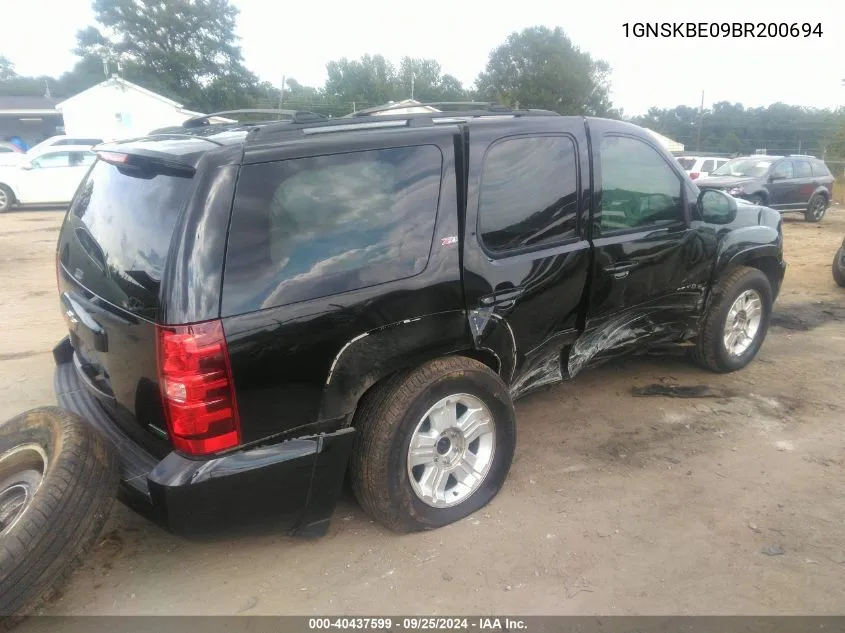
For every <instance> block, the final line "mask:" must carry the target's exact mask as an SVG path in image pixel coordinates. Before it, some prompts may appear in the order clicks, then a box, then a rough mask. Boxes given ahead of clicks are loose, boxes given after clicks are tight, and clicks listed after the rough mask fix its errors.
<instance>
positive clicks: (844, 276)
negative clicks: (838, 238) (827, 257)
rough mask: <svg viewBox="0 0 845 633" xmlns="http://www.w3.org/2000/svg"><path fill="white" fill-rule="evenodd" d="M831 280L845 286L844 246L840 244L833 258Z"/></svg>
mask: <svg viewBox="0 0 845 633" xmlns="http://www.w3.org/2000/svg"><path fill="white" fill-rule="evenodd" d="M833 280H834V281H835V282H836V283H837V284H838V285H839V286H841V287H842V288H845V248H843V247H841V246H840V247H839V250H838V251H836V256H835V257H834V258H833Z"/></svg>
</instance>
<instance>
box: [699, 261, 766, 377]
mask: <svg viewBox="0 0 845 633" xmlns="http://www.w3.org/2000/svg"><path fill="white" fill-rule="evenodd" d="M745 293H752V295H756V297H757V299H759V302H760V306H759V308H760V313H759V316H760V319H759V323H758V325H757V328H756V331H755V332H754V334H753V335H752V336H751V337H750V338H751V341H750V343H749V344H748V345H747V347H746V348H745V349H744V350H742V351H740V349H737V348H735V350H734V353H732V352H731V351H729V350H728V347H727V345H726V342H725V327H726V325H727V321H728V316H729V313H730V312H731V310H732V307H733V306H734V303H735V302H736V301H737V300H738V299H739V298H740V296H745V297H746V298H748V297H751V296H752V295H746V294H745ZM772 303H773V298H772V286H771V283H770V282H769V279H768V277H766V275H764V274H763V273H762V272H761V271H759V270H757V269H756V268H748V267H745V266H740V267H738V268H736V269H734V270H733V271H731V272H730V274H728V276H727V277H725V278H724V279H723V280H722V281H720V282H719V283H718V284H717V285H716V287H715V288H714V289H713V297H712V300H711V302H710V307H709V309H708V310H707V313H706V314H705V315H704V319H703V323H702V326H701V330H700V331H699V334H698V341H697V342H696V346H695V348H693V359H694V360H695V361H696V362H697V363H698V364H699V365H701V366H702V367H704V368H705V369H709V370H710V371H714V372H718V373H727V372H732V371H736V370H737V369H742V368H743V367H745V366H746V365H747V364H748V363H750V362H751V361H752V360H753V359H754V357H755V356H756V355H757V352H758V351H760V347H762V345H763V341H764V339H765V338H766V332H767V331H768V329H769V322H770V321H771V318H772ZM741 312H742V314H737V315H736V316H737V319H739V320H740V321H741V320H743V319H744V318H745V317H747V316H748V315H746V314H745V311H744V310H742V311H741ZM749 314H752V312H751V310H749Z"/></svg>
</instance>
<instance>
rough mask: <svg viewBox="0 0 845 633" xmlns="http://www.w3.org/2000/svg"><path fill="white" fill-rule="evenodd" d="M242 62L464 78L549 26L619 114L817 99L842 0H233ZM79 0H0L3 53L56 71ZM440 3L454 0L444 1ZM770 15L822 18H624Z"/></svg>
mask: <svg viewBox="0 0 845 633" xmlns="http://www.w3.org/2000/svg"><path fill="white" fill-rule="evenodd" d="M232 3H233V4H234V5H236V6H237V7H238V8H240V10H241V14H240V17H239V20H238V35H239V36H240V37H241V46H242V48H243V53H244V60H245V63H246V65H247V67H248V68H249V69H250V70H252V71H253V72H255V73H257V74H258V75H259V77H261V78H262V79H265V80H268V81H271V82H273V83H275V84H279V83H280V82H281V78H282V76H283V75H285V76H287V77H294V78H295V79H296V80H297V81H299V82H300V83H301V84H306V85H321V84H322V83H323V81H325V78H326V73H325V66H326V62H328V61H330V60H333V59H339V58H340V57H348V58H357V57H360V56H361V55H364V54H367V53H369V54H378V53H380V54H382V55H384V56H385V57H386V58H388V59H389V60H391V61H393V62H394V63H396V64H398V62H399V59H400V58H401V57H403V56H405V55H409V56H411V57H430V58H434V59H436V60H437V61H439V62H440V64H441V66H442V67H443V71H444V72H445V73H450V74H452V75H454V76H456V77H457V78H458V79H459V80H461V81H462V82H463V83H464V85H465V86H470V85H471V84H472V83H473V82H474V80H475V78H476V76H477V75H478V73H479V72H480V71H482V70H483V69H484V65H485V63H486V62H487V57H488V55H489V53H490V51H491V50H492V49H493V48H495V47H496V46H498V45H499V44H501V43H502V42H504V40H505V39H506V38H507V36H508V34H510V33H511V32H513V31H518V30H521V29H523V28H525V27H529V26H535V25H546V26H549V27H555V26H560V27H562V28H563V30H564V32H565V33H566V34H567V35H568V36H569V37H570V38H571V39H572V41H573V42H574V43H575V44H576V45H577V46H579V47H580V48H581V49H582V50H585V51H587V52H589V53H590V54H591V55H592V56H593V57H596V58H600V59H604V60H606V61H607V62H608V63H609V64H610V66H611V68H612V74H611V86H612V92H611V98H612V101H613V103H614V105H615V106H617V107H621V108H623V110H624V112H625V114H627V115H637V114H642V113H644V112H646V111H647V110H648V108H649V107H651V106H658V107H674V106H676V105H680V104H685V105H690V106H698V104H699V102H700V100H701V93H702V91H704V102H705V107H709V106H710V105H711V104H712V103H714V102H716V101H730V102H739V103H742V104H743V105H745V106H760V105H768V104H771V103H774V102H777V101H782V102H785V103H788V104H791V105H803V106H811V107H818V108H836V107H839V106H845V86H843V85H842V79H843V78H845V26H843V25H845V2H842V1H841V0H800V1H797V0H703V1H702V0H692V1H690V0H687V1H684V0H649V2H634V1H626V0H586V1H583V2H561V1H560V0H556V1H555V2H548V1H533V2H531V1H529V2H523V3H517V4H514V3H512V2H503V3H502V5H501V6H497V5H496V4H495V3H493V2H491V1H490V0H486V1H483V2H482V1H478V0H462V1H461V2H460V3H459V4H458V3H455V4H449V3H442V2H436V3H431V4H430V5H426V4H425V3H422V2H401V1H400V2H396V3H390V4H388V3H377V4H376V3H372V4H369V5H368V4H364V3H360V2H350V1H349V0H344V1H339V0H322V1H321V2H320V3H319V5H316V4H312V3H303V2H280V1H274V0H232ZM90 4H91V3H90V0H0V15H2V16H3V22H4V24H6V25H11V24H14V25H19V26H16V27H14V28H4V29H3V35H2V37H0V55H5V56H6V57H8V58H9V59H10V60H11V61H12V62H13V63H14V64H15V65H16V69H17V71H18V72H19V73H20V74H34V75H37V74H42V73H43V74H48V75H57V74H60V73H62V72H63V71H65V70H68V69H70V68H71V67H72V66H73V63H74V61H75V58H74V56H73V54H72V52H71V49H72V48H73V47H74V45H75V35H76V31H77V30H78V29H80V28H82V27H84V26H87V25H88V24H91V23H93V13H92V10H91V6H90ZM451 7H454V9H452V8H451ZM703 21H708V22H720V23H721V22H746V21H748V22H754V23H758V22H765V23H770V22H775V23H787V24H792V23H798V24H799V25H800V24H803V23H809V24H812V25H813V26H814V27H815V25H816V24H819V23H820V24H821V30H822V36H821V37H818V36H811V37H807V38H805V37H799V38H788V37H787V38H782V37H775V38H767V39H758V38H750V37H744V38H735V39H734V38H729V39H725V38H719V39H711V38H708V39H701V38H659V39H655V38H647V39H645V38H635V37H633V36H632V35H629V36H628V37H626V34H625V29H624V27H623V25H624V24H625V23H628V24H629V25H633V24H634V23H644V22H652V23H654V22H669V23H674V22H703Z"/></svg>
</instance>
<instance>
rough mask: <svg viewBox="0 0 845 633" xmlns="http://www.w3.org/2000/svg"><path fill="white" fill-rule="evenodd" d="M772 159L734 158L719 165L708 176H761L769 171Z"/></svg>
mask: <svg viewBox="0 0 845 633" xmlns="http://www.w3.org/2000/svg"><path fill="white" fill-rule="evenodd" d="M771 164H772V161H771V160H767V159H762V158H734V159H733V160H729V161H728V162H727V163H725V164H724V165H722V166H721V167H719V169H717V170H716V171H714V172H710V176H739V177H742V176H744V177H752V178H762V177H763V176H765V175H766V172H767V171H769V167H770V166H771Z"/></svg>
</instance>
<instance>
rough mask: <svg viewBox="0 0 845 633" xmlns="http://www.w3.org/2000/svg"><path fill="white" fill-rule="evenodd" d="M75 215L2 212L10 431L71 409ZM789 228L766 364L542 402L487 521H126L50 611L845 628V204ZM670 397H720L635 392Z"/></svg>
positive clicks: (613, 379) (632, 366)
mask: <svg viewBox="0 0 845 633" xmlns="http://www.w3.org/2000/svg"><path fill="white" fill-rule="evenodd" d="M61 217H62V214H61V212H57V211H26V212H15V213H8V214H3V215H0V305H2V310H0V332H2V339H0V419H5V418H8V417H11V416H12V415H15V414H16V413H19V412H20V411H22V410H24V409H28V408H30V407H34V406H37V405H44V404H53V403H54V397H53V390H52V373H53V363H52V357H51V355H50V350H51V349H52V346H53V344H54V343H55V342H56V341H58V339H59V338H61V336H63V333H64V332H63V323H62V321H61V318H60V316H59V311H58V307H57V300H56V286H55V272H54V249H55V242H56V238H57V233H58V228H59V224H60V221H61ZM787 217H788V220H787V225H786V248H787V258H788V260H789V265H790V267H789V270H788V272H787V278H786V282H785V287H784V290H783V292H782V294H781V297H780V299H779V301H778V304H777V306H776V315H775V325H774V326H773V327H772V329H771V330H770V332H769V337H768V339H767V342H766V344H765V346H764V348H763V350H762V352H761V353H760V356H759V357H758V359H757V360H756V361H755V362H754V363H752V365H751V366H750V367H748V368H747V369H746V370H744V371H741V372H739V373H736V374H731V375H725V376H717V375H713V374H709V373H706V372H703V371H701V370H698V369H696V368H695V367H692V366H691V365H688V364H686V363H685V362H683V361H682V360H680V359H674V358H657V357H640V358H633V359H629V360H625V361H623V362H621V363H616V364H614V365H611V366H606V367H604V368H601V369H598V370H594V371H592V372H589V373H585V374H583V375H581V376H579V377H578V378H577V379H576V380H574V381H573V382H571V383H567V384H563V385H559V386H555V387H552V388H550V389H548V390H546V391H544V392H541V393H539V394H535V395H532V396H529V397H527V398H525V399H524V400H522V401H521V402H520V403H519V404H518V406H517V413H518V416H519V422H520V426H519V433H520V436H519V442H518V446H517V453H516V459H515V462H514V465H513V469H512V471H511V475H510V478H509V480H508V482H507V484H506V485H505V488H504V490H503V491H502V492H501V494H500V495H499V496H498V497H497V499H496V500H495V501H494V502H493V503H492V504H491V505H490V506H488V507H487V508H486V509H485V510H483V511H481V512H480V513H478V514H476V515H474V516H472V517H470V518H469V519H467V520H465V521H463V522H461V523H458V524H455V525H452V526H449V527H447V528H444V529H441V530H438V531H435V532H429V533H425V534H416V535H408V536H397V535H394V534H392V533H389V532H387V531H386V530H383V529H381V528H380V527H379V526H377V525H375V524H373V523H371V522H370V521H369V520H368V519H367V518H366V516H365V515H364V514H363V513H362V512H361V511H360V510H359V509H358V508H357V506H356V505H355V503H354V501H353V500H352V499H351V498H350V497H349V495H347V497H346V499H345V500H344V501H343V502H342V503H341V505H340V506H339V507H338V509H337V512H336V514H335V517H334V521H333V526H332V528H331V530H330V533H329V535H328V536H327V537H325V538H323V539H319V540H315V541H305V540H297V539H291V538H288V537H286V536H284V535H281V534H278V533H272V532H268V531H266V530H264V531H260V532H256V531H255V530H252V531H244V533H240V534H231V535H226V536H220V537H215V538H213V539H206V540H198V541H194V540H184V539H180V538H177V537H175V536H173V535H170V534H168V533H166V532H164V531H162V530H161V529H159V528H158V527H156V526H154V525H152V524H150V523H148V522H147V521H145V520H144V519H142V518H140V517H138V516H136V515H135V514H133V513H132V512H131V511H129V510H128V509H126V508H124V507H123V506H117V507H116V510H115V512H114V516H113V517H112V520H111V522H110V526H109V527H108V528H107V531H106V533H105V534H104V536H103V538H102V540H101V542H100V543H99V545H98V546H97V548H96V549H95V551H93V552H92V554H91V555H90V556H89V558H88V560H87V561H86V563H85V565H84V566H83V567H82V568H81V569H80V570H79V571H78V572H77V573H76V574H75V575H74V576H73V578H72V580H71V582H70V584H69V586H68V587H67V589H66V591H65V592H64V593H63V595H62V596H60V597H59V598H58V599H57V600H56V601H54V602H53V603H52V604H51V605H50V606H49V607H47V608H46V609H44V612H45V613H49V614H85V615H92V614H232V613H245V614H246V613H248V614H282V613H298V614H364V613H370V614H372V613H395V614H401V613H405V614H407V613H420V614H459V613H463V614H479V613H485V614H488V613H497V614H504V613H520V614H540V613H553V614H575V613H578V614H596V613H602V614H633V613H649V614H676V613H683V614H691V613H742V614H792V613H817V614H821V613H825V614H834V613H841V612H842V608H843V602H842V587H843V586H845V531H843V529H842V524H843V519H845V492H843V490H845V489H843V485H842V482H843V475H845V433H843V429H842V426H843V421H845V415H843V412H845V388H843V387H844V386H845V385H843V376H845V371H843V366H845V327H843V323H845V290H843V289H840V288H838V287H837V286H836V285H835V284H834V282H833V280H832V278H831V273H830V265H831V261H832V258H833V253H834V251H835V250H836V248H837V245H838V244H839V242H841V240H842V237H843V235H845V209H843V208H842V207H836V208H834V209H832V210H831V211H830V212H829V214H828V216H827V218H825V220H824V221H823V222H822V223H821V224H818V225H811V224H807V223H805V222H804V221H803V219H802V218H801V216H798V215H794V216H792V217H789V216H787ZM660 382H665V383H670V384H681V385H689V386H694V385H706V386H708V387H710V392H709V394H708V395H709V396H710V397H704V398H695V399H676V398H667V397H633V396H632V394H631V390H632V388H634V387H642V386H646V385H650V384H654V383H660ZM24 628H26V627H22V630H23V629H24Z"/></svg>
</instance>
